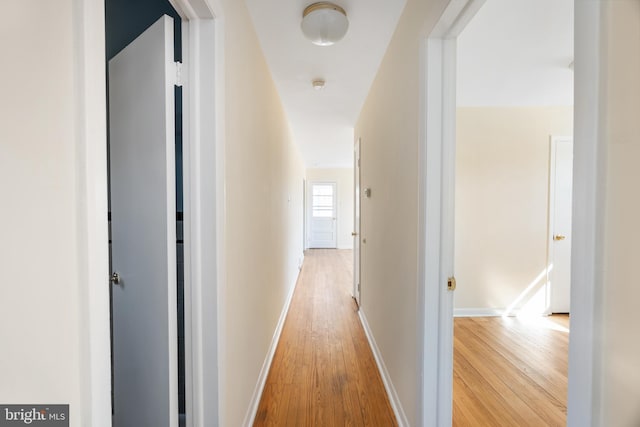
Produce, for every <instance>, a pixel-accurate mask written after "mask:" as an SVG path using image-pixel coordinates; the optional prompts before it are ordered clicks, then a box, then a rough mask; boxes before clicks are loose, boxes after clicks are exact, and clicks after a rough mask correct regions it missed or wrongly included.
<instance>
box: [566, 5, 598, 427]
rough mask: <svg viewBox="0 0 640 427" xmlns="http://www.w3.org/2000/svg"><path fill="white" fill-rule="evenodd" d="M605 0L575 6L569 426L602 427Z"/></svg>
mask: <svg viewBox="0 0 640 427" xmlns="http://www.w3.org/2000/svg"><path fill="white" fill-rule="evenodd" d="M605 3H607V2H603V1H600V0H594V1H584V0H575V1H574V5H575V6H574V8H575V9H574V15H575V30H574V31H575V35H574V40H575V52H574V55H575V61H574V64H575V65H574V76H575V77H574V87H575V89H574V97H575V99H574V161H573V164H574V166H573V219H572V228H573V230H572V236H573V245H572V251H571V333H570V338H569V391H568V400H567V425H568V426H571V427H581V426H595V425H600V423H601V420H600V411H601V408H600V404H601V396H600V390H601V384H600V378H601V369H602V368H601V363H602V361H601V360H600V355H599V353H598V349H599V346H600V345H601V339H600V338H601V336H602V331H601V330H600V327H601V324H602V322H601V321H600V316H601V313H600V310H601V309H600V307H601V303H600V302H599V301H602V298H601V295H599V291H598V289H599V288H601V285H602V282H603V268H604V266H603V260H604V255H603V250H604V248H603V242H604V238H603V224H604V206H605V203H604V201H605V186H606V162H607V156H606V150H605V148H606V147H605V146H604V143H603V136H602V126H601V125H602V123H603V120H604V113H603V112H602V111H601V108H602V105H603V101H604V95H603V90H604V89H603V82H602V77H603V76H602V75H601V67H602V63H603V61H605V60H606V59H605V58H606V57H605V55H604V53H603V51H602V49H603V44H602V34H603V28H602V23H603V20H602V15H603V12H602V7H603V4H605Z"/></svg>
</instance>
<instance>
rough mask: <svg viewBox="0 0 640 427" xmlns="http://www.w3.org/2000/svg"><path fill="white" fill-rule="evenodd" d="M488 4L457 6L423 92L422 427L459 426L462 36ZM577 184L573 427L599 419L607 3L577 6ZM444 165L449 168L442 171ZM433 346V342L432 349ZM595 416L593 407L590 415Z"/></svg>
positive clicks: (439, 30) (427, 54)
mask: <svg viewBox="0 0 640 427" xmlns="http://www.w3.org/2000/svg"><path fill="white" fill-rule="evenodd" d="M483 2H484V0H451V2H450V3H449V6H448V7H447V8H446V10H445V12H444V13H443V15H442V16H441V17H440V19H439V21H438V23H437V24H436V27H435V29H434V30H433V31H432V32H431V34H430V35H429V38H428V39H426V40H425V41H424V43H423V48H422V52H421V55H422V58H421V64H422V70H421V75H422V76H424V78H423V79H422V88H421V93H422V95H421V106H420V107H421V117H425V119H426V120H425V121H424V123H421V129H420V135H421V141H422V143H421V144H420V145H421V152H420V164H419V179H420V187H419V188H420V193H419V195H420V204H419V207H420V228H419V230H420V253H419V255H420V258H419V259H420V271H419V280H420V286H419V289H421V291H422V297H423V301H424V304H423V307H422V308H421V318H422V320H423V325H422V329H423V330H422V334H421V340H422V352H423V354H422V378H423V382H422V386H421V389H420V390H419V392H420V395H421V398H422V399H421V400H422V408H421V409H422V413H421V414H420V422H421V425H423V426H445V425H451V415H452V383H453V378H452V375H451V374H452V359H453V345H452V331H453V316H452V315H453V312H452V298H451V295H450V293H448V292H447V291H446V278H447V276H448V275H450V274H452V272H453V254H452V249H453V248H452V242H453V224H452V223H451V222H452V219H453V218H454V213H455V210H454V206H453V200H452V199H453V197H452V196H453V189H454V187H453V177H454V175H453V173H454V172H453V168H452V166H453V165H454V164H453V162H452V156H453V155H454V153H455V96H456V94H455V76H456V62H455V57H456V37H457V35H458V34H459V33H460V32H461V31H462V29H463V28H464V26H465V25H466V24H467V23H468V21H469V20H470V19H471V18H472V17H473V15H474V14H475V12H477V10H478V9H479V8H480V7H481V6H482V4H483ZM574 4H575V30H574V33H575V34H574V40H575V52H574V55H575V80H574V88H575V90H574V93H575V100H574V175H573V180H574V185H573V191H574V192H573V227H572V228H573V236H574V245H573V248H572V271H571V274H572V289H571V310H572V313H571V332H570V334H571V339H570V348H569V395H568V416H567V423H568V425H569V426H591V425H594V424H595V423H596V422H598V421H599V414H600V412H599V411H600V409H599V402H600V397H599V394H598V383H597V378H599V376H600V371H601V367H600V359H599V357H598V344H597V343H598V337H599V334H600V331H599V330H598V329H597V327H596V325H597V323H596V322H597V319H598V316H599V310H598V308H597V305H596V304H595V303H596V301H597V298H596V297H597V292H596V290H597V285H598V284H599V283H601V281H602V269H603V262H602V260H603V257H602V242H603V238H602V235H601V232H600V231H599V230H601V225H602V224H603V217H604V215H603V210H604V208H603V207H604V203H603V202H604V198H605V194H604V187H602V186H600V185H599V182H602V180H603V178H604V174H605V166H606V161H605V160H606V159H605V156H604V154H603V153H604V149H603V148H604V147H603V144H602V142H601V141H600V139H599V130H600V123H601V121H602V118H601V113H600V105H601V102H600V100H601V97H602V96H601V91H602V88H601V85H602V83H601V81H600V72H599V70H600V62H601V48H600V40H601V33H602V30H601V14H602V12H601V1H599V0H595V1H583V0H575V1H574ZM441 165H442V166H441ZM434 343H435V344H434ZM587 408H589V409H587Z"/></svg>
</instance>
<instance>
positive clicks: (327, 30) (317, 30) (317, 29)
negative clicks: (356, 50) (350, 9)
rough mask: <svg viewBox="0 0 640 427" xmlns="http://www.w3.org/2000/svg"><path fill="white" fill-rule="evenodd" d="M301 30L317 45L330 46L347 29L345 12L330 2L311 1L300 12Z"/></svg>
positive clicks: (339, 38) (342, 35)
mask: <svg viewBox="0 0 640 427" xmlns="http://www.w3.org/2000/svg"><path fill="white" fill-rule="evenodd" d="M301 28H302V32H303V33H304V35H305V37H306V38H308V39H309V40H311V42H312V43H313V44H317V45H318V46H331V45H332V44H334V43H336V42H338V41H340V40H342V38H343V37H344V35H345V34H347V30H348V29H349V20H348V19H347V13H346V12H345V11H344V9H343V8H341V7H340V6H338V5H335V4H333V3H330V2H325V1H322V2H318V3H313V4H311V5H309V6H307V8H306V9H305V10H304V12H303V13H302V25H301Z"/></svg>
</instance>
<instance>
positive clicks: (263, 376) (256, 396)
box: [242, 257, 304, 427]
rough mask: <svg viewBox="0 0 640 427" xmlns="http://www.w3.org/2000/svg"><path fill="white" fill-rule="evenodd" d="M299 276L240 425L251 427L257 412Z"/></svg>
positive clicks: (290, 293) (283, 311)
mask: <svg viewBox="0 0 640 427" xmlns="http://www.w3.org/2000/svg"><path fill="white" fill-rule="evenodd" d="M303 258H304V257H303ZM299 276H300V274H299V273H298V275H297V277H296V281H295V283H294V285H293V286H292V287H291V291H289V295H287V300H286V302H285V304H284V307H283V308H282V313H280V319H278V324H277V325H276V330H275V332H274V334H273V339H272V340H271V345H270V346H269V351H268V352H267V357H266V358H265V359H264V363H263V364H262V369H261V370H260V376H259V377H258V382H257V384H256V388H255V389H254V391H253V396H252V397H251V405H249V410H248V411H247V414H246V415H245V417H244V422H243V423H242V425H243V426H245V427H251V426H253V423H254V422H255V418H256V415H257V413H258V406H259V405H260V399H261V398H262V392H263V391H264V386H265V384H266V382H267V376H268V375H269V370H270V369H271V362H273V356H274V355H275V353H276V348H277V347H278V342H279V341H280V335H281V334H282V328H283V327H284V321H285V319H286V318H287V314H288V313H289V307H290V306H291V300H292V299H293V293H294V292H295V290H296V286H297V284H298V278H299Z"/></svg>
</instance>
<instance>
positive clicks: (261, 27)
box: [245, 0, 406, 168]
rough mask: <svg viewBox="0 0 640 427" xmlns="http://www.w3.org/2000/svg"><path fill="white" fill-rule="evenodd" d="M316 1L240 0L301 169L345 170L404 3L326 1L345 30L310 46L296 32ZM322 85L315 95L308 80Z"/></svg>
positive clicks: (394, 0) (387, 0)
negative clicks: (339, 13) (340, 11)
mask: <svg viewBox="0 0 640 427" xmlns="http://www.w3.org/2000/svg"><path fill="white" fill-rule="evenodd" d="M315 1H316V0H245V2H246V4H247V7H248V8H249V12H250V14H251V17H252V19H253V23H254V26H255V28H256V32H257V34H258V38H259V39H260V44H261V45H262V50H263V51H264V54H265V56H266V58H267V63H268V64H269V68H270V69H271V73H272V75H273V79H274V80H275V84H276V87H277V88H278V92H279V94H280V97H281V98H282V102H283V104H284V108H285V111H286V113H287V116H288V118H289V121H290V123H291V129H292V132H293V137H294V139H295V141H296V142H297V143H298V146H299V147H300V151H301V153H302V157H303V159H304V161H305V163H306V165H307V167H310V168H313V167H351V166H352V162H353V160H352V159H353V128H354V126H355V122H356V120H357V118H358V115H359V114H360V110H361V108H362V105H363V104H364V101H365V98H366V96H367V93H368V92H369V88H370V86H371V83H372V82H373V79H374V77H375V74H376V72H377V71H378V67H379V65H380V62H381V61H382V57H383V55H384V53H385V51H386V49H387V46H388V44H389V41H390V39H391V36H392V35H393V32H394V30H395V28H396V25H397V22H398V19H399V17H400V14H401V12H402V9H403V8H404V5H405V3H406V0H334V3H336V4H338V5H339V6H342V7H343V8H344V9H345V11H346V12H347V17H348V19H349V31H348V32H347V35H346V36H345V37H344V39H342V40H341V41H340V42H338V43H336V44H335V45H333V46H326V47H322V46H316V45H314V44H312V43H311V42H310V41H308V40H307V39H306V38H305V37H304V35H303V34H302V32H301V31H300V23H301V21H302V12H303V10H304V9H305V7H307V6H308V5H309V4H311V3H314V2H315ZM316 78H322V79H324V80H326V86H325V88H324V89H323V90H321V91H316V90H314V89H313V87H312V86H311V81H312V80H313V79H316Z"/></svg>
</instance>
